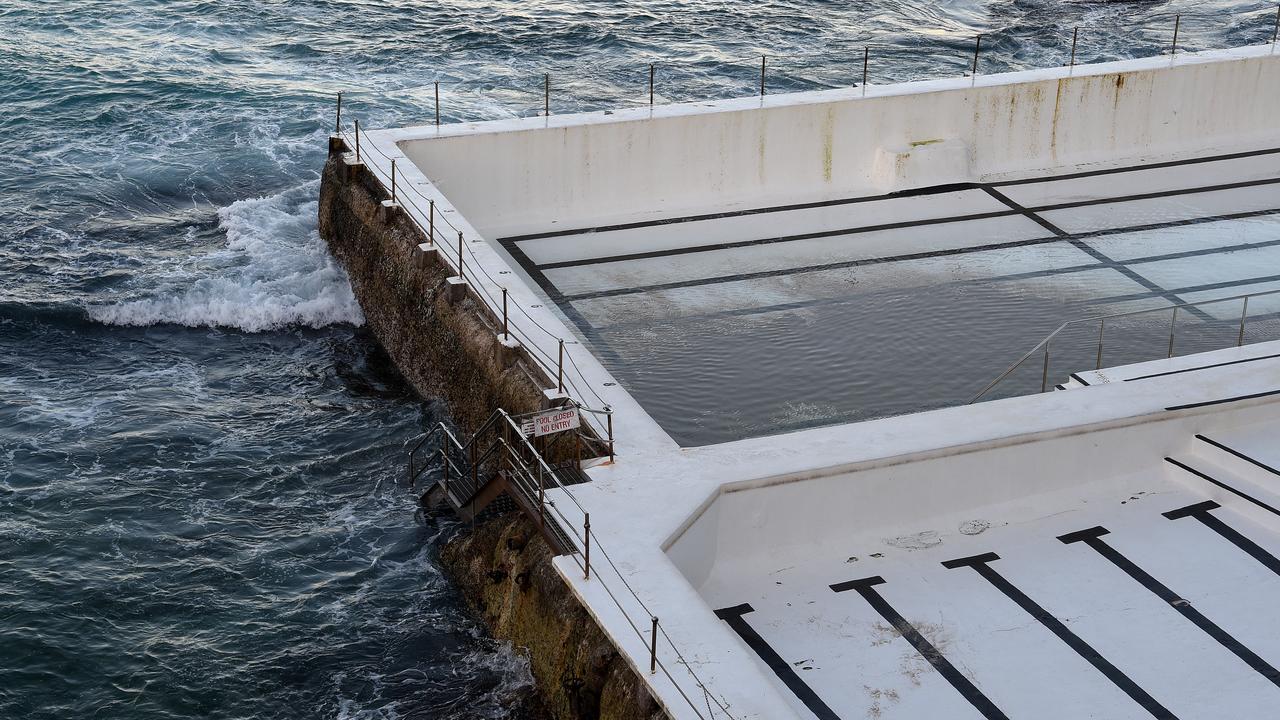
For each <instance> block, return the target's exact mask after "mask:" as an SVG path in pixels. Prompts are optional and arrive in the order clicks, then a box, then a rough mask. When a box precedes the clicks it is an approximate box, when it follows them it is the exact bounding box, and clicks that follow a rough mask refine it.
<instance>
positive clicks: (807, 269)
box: [564, 208, 1280, 304]
mask: <svg viewBox="0 0 1280 720" xmlns="http://www.w3.org/2000/svg"><path fill="white" fill-rule="evenodd" d="M1277 213H1280V208H1273V209H1270V210H1266V211H1249V212H1248V213H1240V214H1237V215H1232V216H1227V215H1219V216H1214V217H1210V218H1191V219H1188V220H1172V221H1169V222H1163V223H1149V224H1146V225H1135V226H1131V227H1125V228H1110V229H1107V230H1096V231H1091V232H1087V233H1080V234H1077V235H1066V236H1062V237H1058V236H1050V237H1044V238H1038V239H1034V240H1014V241H1011V242H1006V243H991V244H989V245H972V246H969V247H963V248H954V249H949V250H931V251H927V252H920V253H911V254H907V255H890V256H887V257H878V258H863V259H858V260H844V261H841V262H836V263H827V264H820V265H806V266H801V267H795V268H784V269H778V270H762V271H759V272H753V273H739V274H737V275H720V276H715V277H708V278H697V279H693V280H679V281H674V282H668V283H655V284H652V285H637V286H634V287H626V288H615V289H612V290H597V291H592V292H586V293H578V294H576V295H565V296H564V297H565V298H567V299H568V300H569V301H570V302H573V301H577V300H594V299H597V298H604V297H616V296H619V295H636V294H642V293H647V292H655V291H659V290H674V289H680V288H686V287H700V286H704V285H718V284H721V283H726V282H737V281H741V280H758V279H762V278H769V277H779V276H783V275H798V274H803V273H811V272H823V271H827V270H841V269H845V268H850V267H857V266H862V265H880V264H883V263H892V262H904V261H908V260H922V259H927V258H934V257H949V256H954V255H967V254H970V253H976V252H986V251H988V250H1006V249H1012V248H1019V247H1029V246H1034V245H1045V244H1049V243H1054V242H1070V243H1072V244H1075V243H1076V242H1077V241H1079V240H1082V239H1085V238H1091V237H1101V236H1105V235H1118V234H1125V233H1130V232H1144V231H1147V230H1159V229H1164V228H1170V227H1181V226H1184V225H1197V224H1201V223H1207V222H1219V221H1223V220H1237V219H1241V218H1245V217H1255V216H1258V215H1274V214H1277ZM1077 247H1079V246H1077ZM1089 247H1090V249H1089V250H1083V249H1082V251H1083V252H1085V253H1086V254H1088V255H1089V256H1090V257H1093V258H1095V259H1098V258H1099V256H1101V258H1104V260H1101V261H1100V263H1099V265H1098V266H1089V267H1107V268H1113V269H1118V267H1117V266H1123V263H1120V262H1119V261H1114V260H1111V258H1109V257H1107V256H1106V255H1102V254H1101V253H1099V252H1098V251H1097V250H1096V249H1093V248H1092V247H1091V246H1089ZM1222 252H1227V251H1226V250H1224V251H1222ZM1205 254H1213V253H1205ZM1157 257H1158V256H1157ZM1153 262H1154V260H1153ZM1079 267H1082V268H1084V267H1085V266H1079ZM1038 272H1039V271H1038ZM1122 272H1123V271H1122ZM1268 279H1280V275H1276V276H1270V278H1256V279H1250V282H1266V281H1267V280H1268ZM1140 284H1143V285H1144V286H1149V287H1148V289H1153V291H1158V290H1159V286H1154V288H1153V287H1151V286H1152V284H1151V283H1149V282H1148V283H1140ZM1239 284H1242V283H1240V282H1239V281H1234V280H1233V281H1225V282H1220V283H1212V284H1210V285H1206V286H1204V288H1205V289H1216V288H1218V287H1231V286H1233V285H1239ZM1157 294H1159V293H1158V292H1157ZM1179 304H1181V303H1180V301H1179Z"/></svg>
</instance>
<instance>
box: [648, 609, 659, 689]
mask: <svg viewBox="0 0 1280 720" xmlns="http://www.w3.org/2000/svg"><path fill="white" fill-rule="evenodd" d="M657 673H658V616H657V615H654V616H653V628H652V629H651V630H650V631H649V674H650V675H656V674H657Z"/></svg>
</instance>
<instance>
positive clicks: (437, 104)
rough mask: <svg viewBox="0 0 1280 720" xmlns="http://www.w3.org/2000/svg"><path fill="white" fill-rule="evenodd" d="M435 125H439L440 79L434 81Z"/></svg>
mask: <svg viewBox="0 0 1280 720" xmlns="http://www.w3.org/2000/svg"><path fill="white" fill-rule="evenodd" d="M436 127H440V81H439V80H437V81H436Z"/></svg>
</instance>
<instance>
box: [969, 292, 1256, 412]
mask: <svg viewBox="0 0 1280 720" xmlns="http://www.w3.org/2000/svg"><path fill="white" fill-rule="evenodd" d="M1278 293H1280V290H1266V291H1264V292H1256V293H1249V294H1248V295H1232V296H1230V297H1223V298H1214V299H1212V300H1199V301H1197V302H1190V303H1182V304H1181V305H1169V306H1166V307H1159V308H1150V309H1147V310H1133V311H1130V312H1123V313H1115V314H1112V315H1100V316H1096V317H1090V318H1079V319H1076V320H1068V321H1066V322H1064V323H1062V324H1061V325H1059V326H1058V328H1057V329H1056V330H1054V331H1053V332H1051V333H1049V334H1048V335H1047V336H1045V338H1044V339H1043V340H1041V341H1040V342H1038V343H1036V346H1035V347H1033V348H1031V349H1030V350H1028V351H1027V352H1026V353H1024V354H1023V356H1022V357H1020V358H1018V361H1017V362H1015V363H1014V364H1012V365H1010V366H1009V367H1008V369H1006V370H1005V371H1004V372H1002V373H1000V375H999V377H997V378H996V379H995V380H992V381H991V382H990V383H988V384H987V386H986V387H984V388H982V392H980V393H978V394H977V395H974V396H973V398H972V399H971V400H969V402H968V403H965V404H966V405H972V404H973V403H975V402H978V401H979V400H981V399H982V398H983V397H984V396H985V395H986V394H987V393H989V392H991V390H992V389H993V388H995V387H996V386H997V385H999V384H1000V383H1001V382H1003V381H1004V380H1005V379H1006V378H1008V377H1009V376H1010V375H1012V374H1013V371H1015V370H1017V369H1018V368H1019V367H1021V366H1022V363H1024V362H1026V361H1027V359H1028V358H1030V357H1032V356H1033V355H1036V354H1037V353H1038V352H1040V350H1041V349H1042V348H1043V349H1044V366H1043V369H1042V371H1041V374H1040V392H1045V391H1047V390H1048V389H1049V347H1050V344H1051V342H1052V341H1053V339H1054V338H1055V337H1057V335H1058V333H1060V332H1062V331H1063V330H1066V329H1067V328H1068V327H1074V326H1076V325H1083V324H1092V323H1095V322H1096V323H1098V357H1097V361H1096V363H1095V365H1094V369H1099V368H1101V367H1102V349H1103V342H1104V336H1105V334H1106V329H1107V321H1108V320H1114V319H1116V318H1123V317H1133V316H1135V315H1149V314H1152V313H1159V312H1168V311H1170V310H1172V311H1173V318H1172V320H1171V321H1170V323H1169V351H1168V354H1167V355H1166V356H1165V357H1166V358H1171V357H1173V343H1174V336H1175V335H1176V333H1177V325H1178V311H1179V310H1181V309H1183V308H1190V307H1200V306H1202V305H1212V304H1214V303H1223V302H1231V301H1232V300H1243V301H1244V303H1243V307H1242V308H1241V311H1240V330H1239V332H1238V334H1237V335H1236V347H1240V346H1241V345H1244V326H1245V321H1246V320H1247V319H1248V316H1249V299H1250V298H1256V297H1263V296H1265V295H1275V294H1278Z"/></svg>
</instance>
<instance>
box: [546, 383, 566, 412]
mask: <svg viewBox="0 0 1280 720" xmlns="http://www.w3.org/2000/svg"><path fill="white" fill-rule="evenodd" d="M567 404H569V395H568V393H565V392H561V391H560V390H559V389H558V388H550V389H547V390H543V391H542V407H543V409H544V410H550V409H551V408H557V407H561V406H563V405H567Z"/></svg>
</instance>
